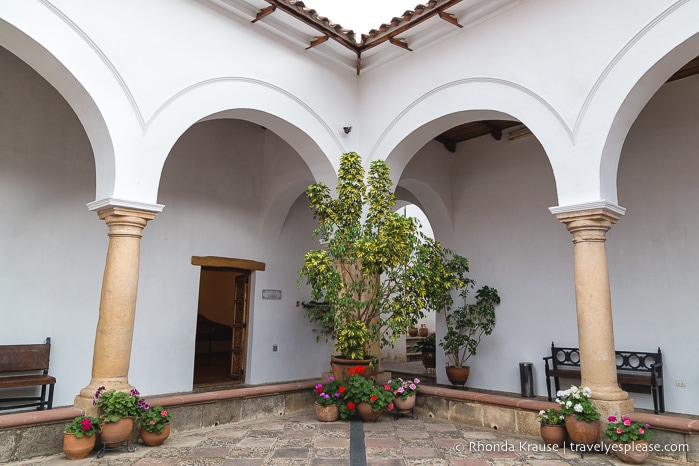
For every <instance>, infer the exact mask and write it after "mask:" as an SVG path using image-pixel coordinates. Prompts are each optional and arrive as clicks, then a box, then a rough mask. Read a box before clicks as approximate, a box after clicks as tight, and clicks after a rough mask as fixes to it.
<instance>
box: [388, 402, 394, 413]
mask: <svg viewBox="0 0 699 466" xmlns="http://www.w3.org/2000/svg"><path fill="white" fill-rule="evenodd" d="M388 410H389V411H393V402H392V401H391V402H390V403H389V404H388Z"/></svg>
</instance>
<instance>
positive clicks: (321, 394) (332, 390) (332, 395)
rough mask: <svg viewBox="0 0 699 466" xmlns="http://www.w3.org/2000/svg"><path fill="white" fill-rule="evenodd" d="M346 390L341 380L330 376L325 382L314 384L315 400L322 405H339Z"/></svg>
mask: <svg viewBox="0 0 699 466" xmlns="http://www.w3.org/2000/svg"><path fill="white" fill-rule="evenodd" d="M346 390H347V387H346V386H345V384H344V383H342V381H340V380H336V379H335V377H332V376H330V377H328V381H327V382H325V383H324V384H320V383H319V384H317V385H316V386H315V389H314V392H315V395H316V396H315V402H316V403H318V404H319V405H323V406H332V405H338V406H339V405H340V404H341V403H342V400H343V395H344V393H345V391H346Z"/></svg>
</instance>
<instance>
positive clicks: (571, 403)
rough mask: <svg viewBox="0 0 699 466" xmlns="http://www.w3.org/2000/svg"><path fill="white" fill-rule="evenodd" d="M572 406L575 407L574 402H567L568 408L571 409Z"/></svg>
mask: <svg viewBox="0 0 699 466" xmlns="http://www.w3.org/2000/svg"><path fill="white" fill-rule="evenodd" d="M571 406H573V402H572V401H570V400H568V401H566V408H570V407H571Z"/></svg>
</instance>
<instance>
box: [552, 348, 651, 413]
mask: <svg viewBox="0 0 699 466" xmlns="http://www.w3.org/2000/svg"><path fill="white" fill-rule="evenodd" d="M549 362H550V363H551V364H549ZM544 363H545V365H546V391H547V392H548V398H549V401H552V396H551V379H552V378H553V381H554V385H555V388H556V393H558V391H559V390H560V389H561V387H560V384H559V382H558V379H559V378H563V379H577V380H580V350H579V349H578V348H564V347H558V346H555V345H554V344H553V342H552V343H551V356H546V357H545V358H544ZM616 371H617V375H616V377H617V382H619V386H620V387H621V388H622V389H623V390H626V391H629V392H635V393H649V394H651V395H653V411H654V412H655V414H658V413H664V412H665V394H664V390H663V355H662V352H661V351H660V348H658V352H657V353H647V352H644V351H616Z"/></svg>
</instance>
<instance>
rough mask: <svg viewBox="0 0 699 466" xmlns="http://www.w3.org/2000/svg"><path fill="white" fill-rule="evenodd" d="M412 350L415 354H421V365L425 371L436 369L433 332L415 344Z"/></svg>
mask: <svg viewBox="0 0 699 466" xmlns="http://www.w3.org/2000/svg"><path fill="white" fill-rule="evenodd" d="M412 350H413V351H415V352H416V353H422V365H423V366H425V369H434V368H435V367H437V353H436V351H437V335H436V334H435V333H434V332H431V333H430V334H429V335H427V336H426V337H425V338H423V339H422V340H419V341H417V342H415V344H414V345H413V347H412Z"/></svg>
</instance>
